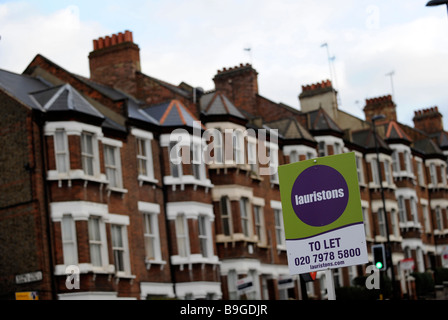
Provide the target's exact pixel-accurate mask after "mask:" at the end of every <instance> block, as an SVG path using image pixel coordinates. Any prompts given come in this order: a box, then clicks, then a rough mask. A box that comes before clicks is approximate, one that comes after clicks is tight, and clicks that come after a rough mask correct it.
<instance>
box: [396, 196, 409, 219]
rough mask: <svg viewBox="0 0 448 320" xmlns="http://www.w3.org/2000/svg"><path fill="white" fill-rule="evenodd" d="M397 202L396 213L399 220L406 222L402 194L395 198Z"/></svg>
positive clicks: (406, 215)
mask: <svg viewBox="0 0 448 320" xmlns="http://www.w3.org/2000/svg"><path fill="white" fill-rule="evenodd" d="M397 204H398V215H399V221H400V223H402V224H405V223H407V222H408V214H407V211H406V202H405V198H404V196H402V195H400V196H398V199H397Z"/></svg>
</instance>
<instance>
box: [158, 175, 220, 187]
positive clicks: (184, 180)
mask: <svg viewBox="0 0 448 320" xmlns="http://www.w3.org/2000/svg"><path fill="white" fill-rule="evenodd" d="M163 182H164V183H165V184H166V185H169V186H172V187H173V190H176V185H180V186H181V190H183V189H184V186H185V185H194V186H196V187H197V186H201V187H204V188H206V189H211V188H213V184H212V182H211V181H210V179H204V180H198V179H196V178H195V177H194V176H182V177H179V178H174V177H172V176H165V177H163Z"/></svg>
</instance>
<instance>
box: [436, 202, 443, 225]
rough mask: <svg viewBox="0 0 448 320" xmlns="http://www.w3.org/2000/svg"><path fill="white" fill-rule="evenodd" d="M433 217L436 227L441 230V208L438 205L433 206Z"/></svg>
mask: <svg viewBox="0 0 448 320" xmlns="http://www.w3.org/2000/svg"><path fill="white" fill-rule="evenodd" d="M435 218H436V228H437V230H439V231H443V228H444V225H443V212H442V208H441V207H440V206H437V207H436V208H435Z"/></svg>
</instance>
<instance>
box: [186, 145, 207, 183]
mask: <svg viewBox="0 0 448 320" xmlns="http://www.w3.org/2000/svg"><path fill="white" fill-rule="evenodd" d="M202 152H203V150H202V144H199V143H195V142H193V143H192V144H191V145H190V154H191V158H190V160H191V166H192V170H193V177H194V178H195V179H196V180H199V181H204V180H206V179H207V174H206V171H205V162H204V161H203V159H202V158H203V157H202Z"/></svg>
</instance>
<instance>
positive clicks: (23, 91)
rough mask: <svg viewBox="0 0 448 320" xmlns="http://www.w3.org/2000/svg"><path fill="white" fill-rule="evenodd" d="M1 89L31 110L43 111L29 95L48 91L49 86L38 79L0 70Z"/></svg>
mask: <svg viewBox="0 0 448 320" xmlns="http://www.w3.org/2000/svg"><path fill="white" fill-rule="evenodd" d="M0 88H1V89H3V90H4V91H6V92H8V93H9V94H11V95H12V96H14V97H15V98H16V99H17V100H19V101H20V102H22V103H23V104H25V105H26V106H28V107H29V108H32V109H37V110H42V108H41V107H40V106H39V104H37V103H36V101H34V100H33V99H32V98H31V96H30V95H29V94H28V93H30V92H33V91H38V90H44V89H47V88H48V85H47V84H46V83H45V82H43V81H41V80H39V79H37V78H33V77H30V76H26V75H20V74H16V73H12V72H9V71H5V70H2V69H0Z"/></svg>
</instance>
